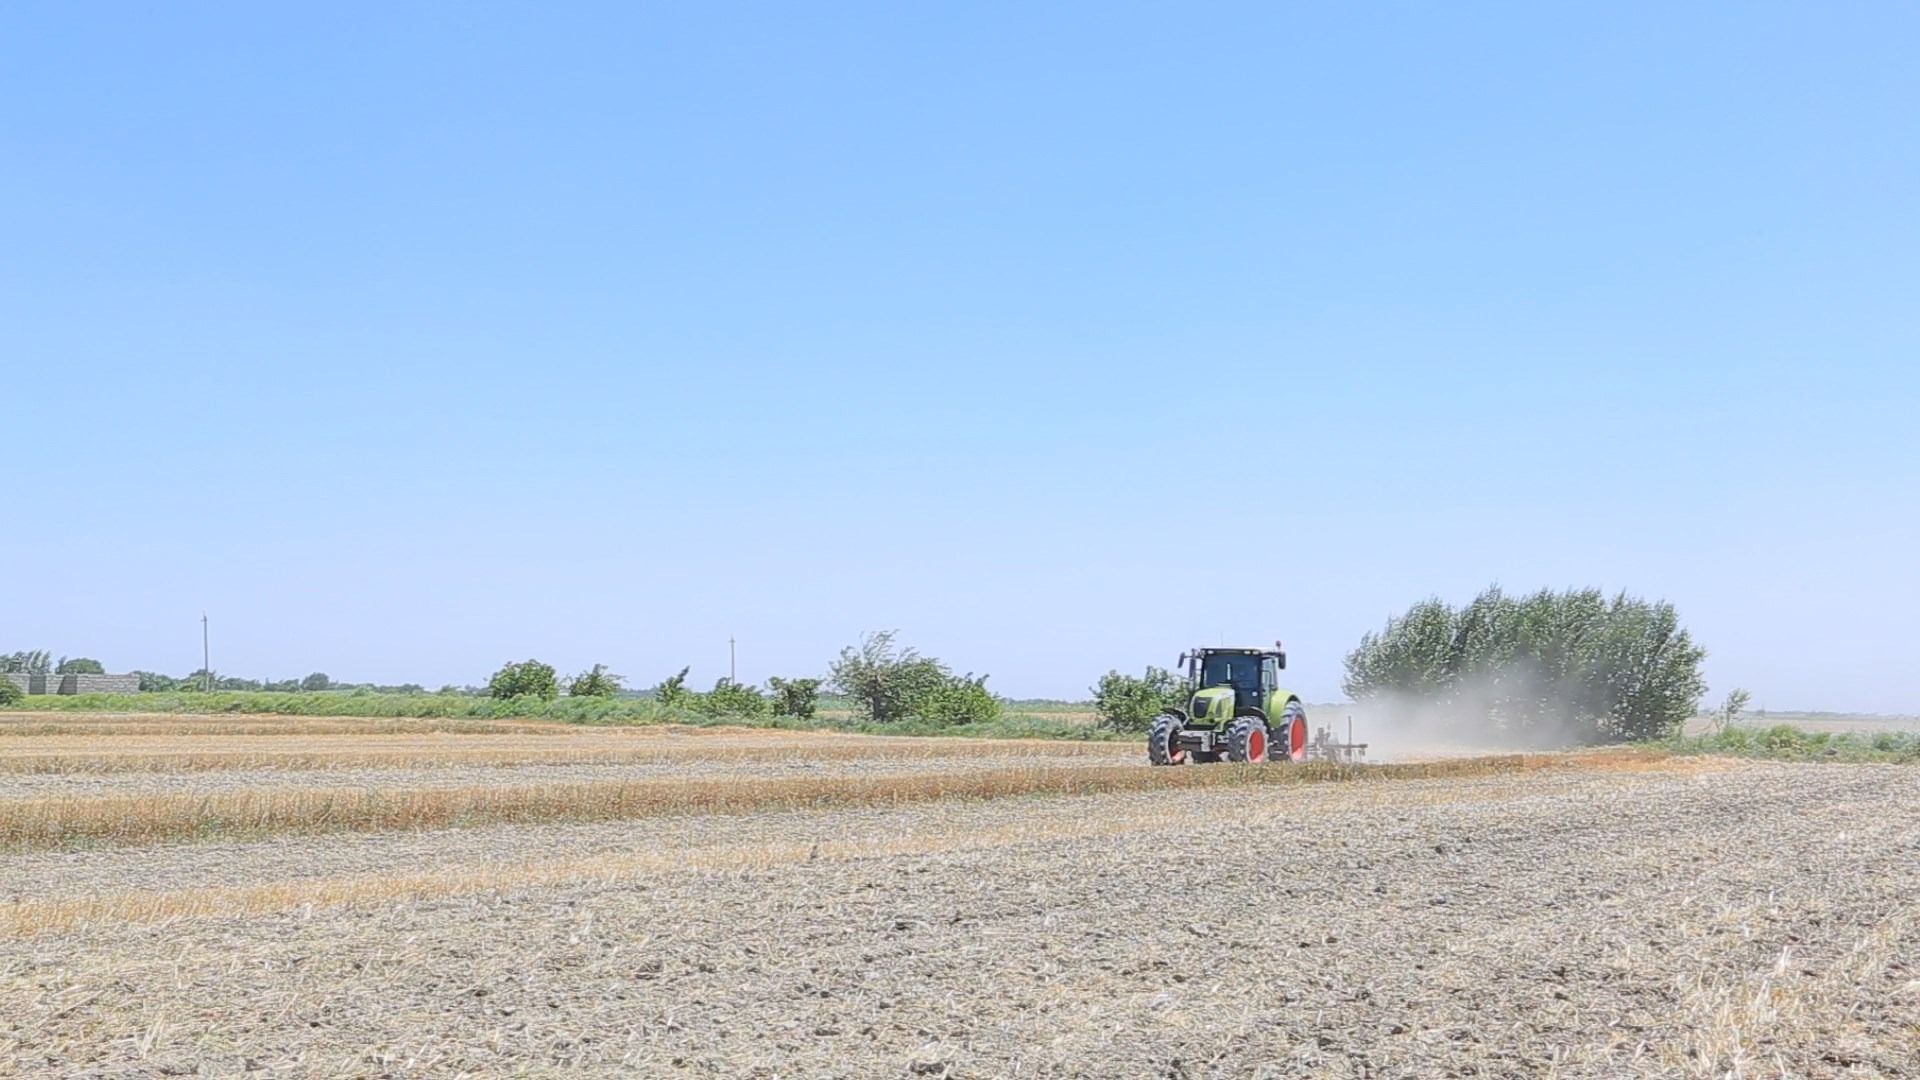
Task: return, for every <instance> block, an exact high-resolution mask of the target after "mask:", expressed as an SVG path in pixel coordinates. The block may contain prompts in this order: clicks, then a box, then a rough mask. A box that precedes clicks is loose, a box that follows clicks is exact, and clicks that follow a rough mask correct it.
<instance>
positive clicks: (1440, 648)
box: [1344, 586, 1706, 744]
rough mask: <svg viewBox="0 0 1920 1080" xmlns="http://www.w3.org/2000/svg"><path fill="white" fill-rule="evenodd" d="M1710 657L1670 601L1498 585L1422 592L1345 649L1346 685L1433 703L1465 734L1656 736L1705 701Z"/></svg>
mask: <svg viewBox="0 0 1920 1080" xmlns="http://www.w3.org/2000/svg"><path fill="white" fill-rule="evenodd" d="M1705 657H1706V650H1704V649H1702V648H1700V647H1699V646H1697V645H1695V644H1694V643H1693V638H1692V637H1691V635H1689V634H1688V633H1687V631H1686V630H1685V629H1684V628H1682V627H1681V626H1680V620H1679V617H1678V615H1677V614H1676V613H1675V611H1674V608H1673V605H1672V604H1670V603H1667V602H1666V601H1658V602H1649V601H1646V600H1643V599H1640V598H1639V597H1635V596H1629V595H1628V594H1626V593H1624V592H1623V593H1619V594H1617V595H1615V596H1614V597H1612V598H1611V599H1609V598H1608V597H1607V596H1606V595H1605V594H1603V593H1602V592H1601V591H1600V590H1598V589H1568V590H1565V591H1562V592H1555V591H1553V590H1551V589H1543V590H1541V591H1539V592H1535V593H1531V594H1528V595H1526V596H1510V595H1508V594H1507V593H1505V592H1503V591H1502V590H1501V589H1500V588H1499V587H1498V586H1495V587H1492V588H1489V589H1487V590H1486V591H1485V592H1483V593H1481V594H1480V595H1479V596H1477V597H1475V598H1474V599H1473V600H1472V601H1471V602H1470V603H1468V604H1466V605H1464V606H1462V607H1459V608H1454V607H1451V606H1449V605H1448V604H1446V603H1445V602H1444V601H1441V600H1438V599H1431V600H1423V601H1421V602H1420V603H1417V604H1415V605H1413V606H1412V607H1410V608H1408V609H1407V610H1406V612H1405V613H1403V614H1401V615H1399V616H1396V617H1394V618H1392V619H1389V620H1388V621H1387V625H1386V627H1385V629H1383V630H1381V631H1380V632H1378V633H1370V634H1367V635H1366V636H1365V637H1364V638H1362V639H1361V641H1360V644H1359V646H1358V647H1357V648H1355V649H1354V650H1353V652H1351V653H1349V654H1348V655H1347V675H1346V680H1345V683H1344V686H1345V688H1346V691H1347V694H1348V696H1350V697H1352V698H1353V699H1354V700H1356V701H1366V700H1387V701H1391V702H1393V703H1396V704H1401V705H1405V706H1409V707H1416V708H1423V709H1429V710H1432V712H1433V714H1435V715H1438V716H1441V717H1443V718H1444V719H1445V722H1446V723H1447V724H1450V725H1452V726H1455V727H1457V728H1459V729H1460V730H1458V731H1457V732H1455V733H1456V734H1459V735H1462V736H1485V735H1500V736H1504V737H1508V738H1514V739H1518V740H1522V741H1529V742H1535V743H1542V744H1546V743H1555V742H1572V743H1600V742H1613V741H1618V740H1622V739H1653V738H1663V737H1666V736H1669V735H1672V734H1674V733H1676V732H1677V731H1679V729H1680V726H1681V725H1682V724H1684V723H1685V722H1686V720H1687V718H1688V717H1690V716H1692V715H1693V714H1694V712H1695V711H1696V710H1697V709H1698V708H1699V704H1700V699H1701V696H1702V695H1703V694H1705V693H1706V682H1705V680H1704V678H1703V677H1702V676H1701V674H1700V663H1701V661H1702V660H1703V659H1705Z"/></svg>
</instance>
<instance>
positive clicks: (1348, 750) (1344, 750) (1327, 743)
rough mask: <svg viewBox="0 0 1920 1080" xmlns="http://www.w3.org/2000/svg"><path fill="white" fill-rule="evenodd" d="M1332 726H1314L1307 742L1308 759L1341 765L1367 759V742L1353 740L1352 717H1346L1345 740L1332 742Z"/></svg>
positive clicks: (1360, 762)
mask: <svg viewBox="0 0 1920 1080" xmlns="http://www.w3.org/2000/svg"><path fill="white" fill-rule="evenodd" d="M1333 740H1334V732H1333V729H1332V728H1316V729H1314V732H1313V738H1312V739H1311V740H1309V741H1308V742H1307V760H1308V761H1332V762H1337V763H1339V764H1342V765H1362V764H1365V763H1366V760H1367V744H1366V743H1363V742H1354V741H1353V717H1351V716H1349V717H1347V741H1346V742H1334V741H1333Z"/></svg>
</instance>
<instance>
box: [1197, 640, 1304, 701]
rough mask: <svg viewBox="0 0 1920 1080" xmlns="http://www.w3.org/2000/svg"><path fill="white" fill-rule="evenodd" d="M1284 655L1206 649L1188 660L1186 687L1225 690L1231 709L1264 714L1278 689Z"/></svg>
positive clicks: (1268, 650) (1274, 651)
mask: <svg viewBox="0 0 1920 1080" xmlns="http://www.w3.org/2000/svg"><path fill="white" fill-rule="evenodd" d="M1286 663H1287V654H1286V653H1283V652H1279V651H1278V650H1273V649H1260V650H1241V649H1206V650H1201V651H1199V652H1198V653H1197V654H1196V655H1193V656H1191V657H1190V658H1189V660H1188V666H1189V675H1188V679H1187V685H1188V687H1189V688H1190V689H1193V690H1211V689H1215V688H1218V687H1227V688H1230V689H1232V691H1233V703H1234V709H1235V711H1236V712H1238V711H1239V710H1240V709H1257V710H1260V711H1262V712H1265V711H1266V707H1267V695H1269V694H1271V693H1273V692H1274V691H1275V690H1278V689H1280V669H1281V668H1283V667H1285V666H1286Z"/></svg>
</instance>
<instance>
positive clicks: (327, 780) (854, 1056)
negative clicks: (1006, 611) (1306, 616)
mask: <svg viewBox="0 0 1920 1080" xmlns="http://www.w3.org/2000/svg"><path fill="white" fill-rule="evenodd" d="M1138 762H1139V750H1138V747H1136V746H1134V745H1132V744H1130V743H1102V742H1060V741H1051V742H1049V741H1023V740H986V739H896V738H884V737H874V736H868V735H857V734H843V733H830V732H793V731H773V730H752V731H749V730H741V729H728V728H720V727H714V728H691V727H649V728H613V727H581V726H572V725H562V724H554V723H546V722H541V721H537V720H511V719H503V720H475V719H463V718H438V719H404V718H387V719H379V720H356V719H353V718H348V717H327V718H296V717H285V716H249V715H229V716H217V717H194V716H186V715H164V716H161V715H155V716H136V715H98V714H88V713H79V712H68V713H60V714H57V715H49V714H37V715H31V714H11V715H0V867H4V873H0V1075H6V1074H9V1073H11V1074H17V1075H22V1076H50V1077H76V1078H77V1077H83V1076H84V1077H95V1076H102V1077H145V1076H155V1077H157V1076H183V1075H184V1076H192V1075H204V1076H227V1075H258V1076H269V1077H271V1076H312V1075H323V1076H447V1077H452V1076H460V1075H466V1076H558V1075H578V1074H580V1073H582V1072H585V1073H588V1074H596V1073H597V1074H604V1075H644V1076H687V1077H707V1076H715V1077H735V1076H739V1077H749V1076H752V1077H767V1078H771V1077H776V1076H778V1077H788V1076H794V1077H816V1076H841V1077H866V1076H951V1077H962V1076H967V1077H993V1076H1187V1077H1202V1076H1256V1075H1268V1076H1292V1075H1318V1076H1353V1077H1359V1076H1428V1075H1493V1076H1531V1075H1562V1076H1615V1075H1623V1074H1640V1075H1679V1076H1700V1077H1710V1076H1711V1077H1720V1076H1728V1075H1737V1076H1779V1075H1791V1076H1832V1077H1843V1076H1909V1075H1914V1074H1916V1072H1920V1050H1917V1049H1916V1048H1917V1047H1920V952H1917V950H1916V946H1915V944H1914V942H1915V940H1916V938H1920V906H1916V904H1915V903H1914V900H1913V898H1914V897H1915V896H1920V818H1916V816H1915V814H1914V812H1913V810H1912V808H1913V807H1914V806H1915V805H1920V770H1914V769H1912V768H1909V767H1901V766H1890V765H1874V764H1863V765H1856V764H1828V765H1798V764H1785V763H1778V762H1756V761H1740V760H1734V759H1727V758H1718V757H1711V756H1686V757H1670V756H1667V755H1665V754H1663V753H1660V752H1654V751H1604V752H1593V753H1585V754H1573V755H1531V756H1501V757H1495V758H1485V759H1473V760H1443V761H1428V762H1415V763H1407V764H1400V765H1393V766H1389V767H1384V768H1371V769H1363V770H1354V769H1339V768H1332V767H1311V768H1292V769H1289V768H1285V767H1272V768H1266V769H1262V768H1259V767H1247V768H1241V767H1228V766H1220V767H1214V768H1205V769H1184V770H1149V769H1147V768H1145V767H1143V766H1141V765H1139V764H1138Z"/></svg>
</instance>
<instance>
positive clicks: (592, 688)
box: [567, 664, 626, 698]
mask: <svg viewBox="0 0 1920 1080" xmlns="http://www.w3.org/2000/svg"><path fill="white" fill-rule="evenodd" d="M624 682H626V680H625V679H623V678H621V677H620V676H618V675H614V674H611V673H609V672H608V671H607V665H605V664H595V665H593V670H592V671H583V672H581V673H580V674H578V675H575V676H574V677H573V681H571V682H569V683H567V696H568V697H598V698H610V697H618V696H619V694H620V685H621V684H622V683H624Z"/></svg>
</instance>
